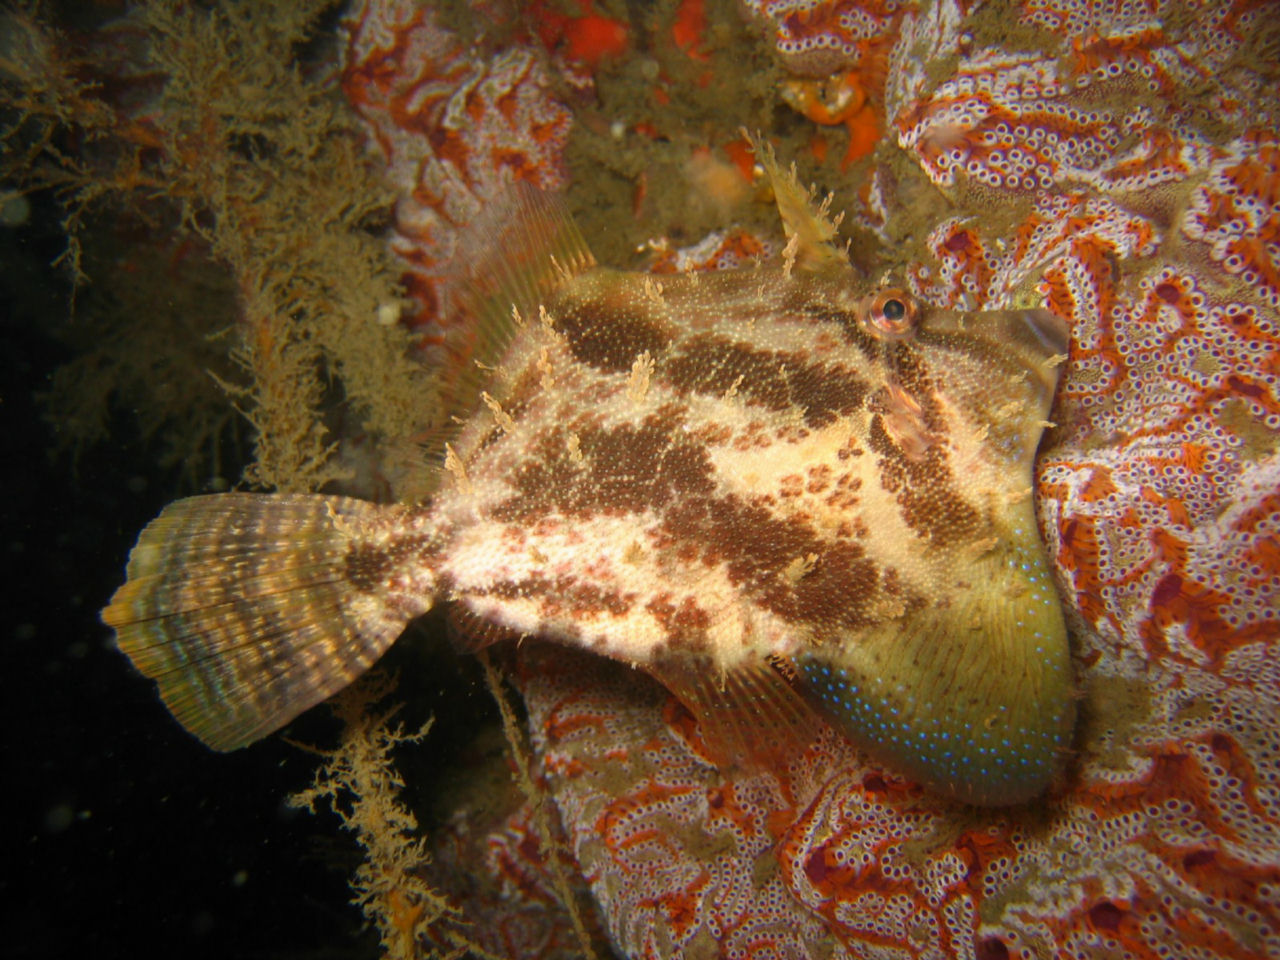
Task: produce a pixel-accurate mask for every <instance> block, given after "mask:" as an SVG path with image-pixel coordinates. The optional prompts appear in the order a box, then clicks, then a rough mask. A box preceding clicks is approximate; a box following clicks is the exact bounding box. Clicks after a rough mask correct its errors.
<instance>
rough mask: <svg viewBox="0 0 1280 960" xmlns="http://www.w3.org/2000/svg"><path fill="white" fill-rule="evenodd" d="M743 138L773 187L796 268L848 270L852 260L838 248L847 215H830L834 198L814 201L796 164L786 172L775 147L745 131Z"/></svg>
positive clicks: (788, 246) (786, 251)
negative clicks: (837, 240)
mask: <svg viewBox="0 0 1280 960" xmlns="http://www.w3.org/2000/svg"><path fill="white" fill-rule="evenodd" d="M742 135H743V137H745V138H746V139H747V141H748V142H749V143H750V144H751V149H752V150H753V151H754V152H755V155H756V159H757V160H759V161H760V165H761V166H763V167H764V171H765V173H766V174H768V176H769V182H770V183H771V184H772V186H773V196H774V200H775V202H776V203H777V204H778V214H779V216H781V217H782V230H783V232H784V233H785V234H786V236H787V249H786V250H785V251H784V254H783V255H784V256H785V257H787V258H789V259H790V260H791V261H792V263H793V265H794V267H795V269H797V270H799V271H801V272H805V273H825V272H827V271H828V270H831V269H845V270H847V269H849V258H848V257H847V256H845V254H844V251H843V250H841V249H840V248H839V247H837V246H836V245H835V239H836V231H837V229H838V228H839V226H840V221H841V220H842V219H844V214H837V215H836V216H835V217H832V216H831V215H830V212H831V200H832V195H831V194H828V195H827V196H826V197H825V198H824V199H823V200H822V201H821V202H815V199H814V191H813V190H812V189H806V188H805V187H802V186H801V185H800V181H799V180H798V179H797V177H796V168H795V165H794V164H792V166H791V167H790V168H788V169H786V170H784V169H783V168H782V167H781V166H780V165H779V163H778V158H777V156H776V155H775V154H774V152H773V145H772V144H770V143H769V142H768V141H766V140H763V139H761V138H760V137H759V136H752V135H751V134H749V133H748V132H747V131H746V130H743V131H742Z"/></svg>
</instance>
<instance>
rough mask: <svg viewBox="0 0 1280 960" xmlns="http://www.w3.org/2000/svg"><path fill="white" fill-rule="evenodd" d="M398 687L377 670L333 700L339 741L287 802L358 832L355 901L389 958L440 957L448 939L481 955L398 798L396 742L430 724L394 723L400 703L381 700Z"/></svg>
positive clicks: (451, 945) (449, 945) (411, 739)
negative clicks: (414, 727) (324, 809)
mask: <svg viewBox="0 0 1280 960" xmlns="http://www.w3.org/2000/svg"><path fill="white" fill-rule="evenodd" d="M394 688H395V680H394V678H392V677H390V676H389V675H388V674H386V673H382V672H378V671H375V672H374V673H371V674H368V675H366V676H365V678H364V679H362V680H361V681H360V682H359V683H357V684H355V685H354V686H352V687H349V688H347V690H345V691H343V693H341V694H339V695H338V696H337V697H334V698H333V699H332V700H331V701H330V705H331V706H332V708H333V710H334V712H335V713H336V714H337V715H338V717H339V718H340V719H341V720H342V722H343V727H344V729H343V733H342V739H341V742H340V743H339V744H338V746H337V748H336V749H334V750H332V751H322V752H321V755H322V756H323V757H324V763H323V764H322V765H321V767H320V769H319V770H317V771H316V775H315V780H314V782H313V783H312V785H311V786H310V787H309V788H307V789H306V790H303V791H301V792H300V793H297V794H294V795H293V796H291V797H290V798H289V803H290V805H291V806H295V807H304V808H306V809H307V810H310V811H311V812H312V813H315V812H316V808H317V804H323V805H325V806H328V807H329V808H330V809H332V810H333V811H334V813H336V814H337V815H338V817H339V818H340V819H341V820H342V825H343V827H344V828H345V829H347V830H349V831H350V832H351V833H352V834H354V835H355V838H356V841H357V842H358V843H359V844H360V846H361V848H362V849H363V851H364V854H365V857H364V861H363V862H362V863H361V864H360V867H359V868H358V869H357V870H356V873H355V876H353V877H352V878H351V888H352V890H353V891H354V892H355V897H354V898H353V902H354V903H356V904H357V905H358V906H359V907H360V909H361V910H362V911H364V915H365V916H366V917H368V918H369V920H370V921H371V922H373V923H374V924H376V925H377V928H378V932H379V933H380V935H381V938H382V949H383V956H384V957H387V958H388V960H416V958H424V957H434V956H439V955H440V954H439V952H438V951H437V950H436V949H435V947H434V944H439V943H444V944H445V945H446V949H447V951H449V954H448V955H461V954H463V953H466V952H470V953H471V954H472V955H475V956H481V957H483V956H484V955H485V954H484V953H483V951H477V948H475V946H474V945H473V944H472V943H471V942H470V941H469V940H468V939H467V937H466V934H465V930H464V926H465V924H464V922H463V919H462V916H461V914H460V912H459V911H458V909H457V908H456V907H454V906H452V905H451V904H450V903H449V902H448V901H447V900H446V899H445V898H444V897H443V896H441V895H440V894H439V893H437V892H436V891H435V890H433V889H432V888H431V886H430V884H428V882H427V881H426V879H425V876H424V872H425V870H426V867H427V865H428V863H429V860H430V858H429V856H428V855H427V852H426V841H425V839H424V838H423V837H422V836H421V835H420V833H419V830H418V820H417V818H416V817H415V816H414V815H413V813H412V811H410V810H409V809H408V807H406V806H405V804H404V802H403V801H402V799H401V797H400V792H401V790H403V789H404V780H403V778H402V777H401V776H400V774H399V772H398V771H397V770H396V767H395V762H394V758H393V755H392V754H393V752H394V750H395V749H396V747H397V746H400V745H402V744H409V743H416V742H418V741H419V740H421V739H422V738H423V737H424V736H426V734H427V731H428V730H429V729H430V727H431V723H430V721H428V722H427V723H426V724H424V725H423V726H422V728H421V729H420V730H418V731H416V732H414V733H406V732H405V731H404V729H403V728H402V727H401V726H399V725H395V726H393V725H392V723H391V720H392V718H393V717H394V716H395V714H396V712H397V711H398V710H399V705H393V706H390V707H387V706H379V702H380V701H382V700H384V699H385V698H386V697H387V696H388V695H389V694H390V693H391V692H392V691H393V689H394ZM454 951H456V953H454Z"/></svg>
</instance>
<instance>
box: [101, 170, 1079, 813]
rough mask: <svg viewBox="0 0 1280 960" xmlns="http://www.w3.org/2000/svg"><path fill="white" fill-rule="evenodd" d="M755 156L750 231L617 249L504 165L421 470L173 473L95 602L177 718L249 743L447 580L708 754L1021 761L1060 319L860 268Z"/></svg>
mask: <svg viewBox="0 0 1280 960" xmlns="http://www.w3.org/2000/svg"><path fill="white" fill-rule="evenodd" d="M767 166H768V168H769V171H770V174H771V176H772V179H773V182H774V187H775V192H776V193H777V195H778V200H779V207H780V210H781V212H782V217H783V223H784V227H785V228H786V230H787V232H788V235H789V237H790V238H791V239H790V242H789V243H788V246H787V249H786V251H785V252H784V255H783V256H782V257H781V258H779V260H778V261H777V262H775V263H770V264H758V265H753V266H749V267H744V268H741V269H736V270H729V271H722V272H717V273H711V274H703V275H698V274H680V275H665V276H661V277H658V276H651V275H647V274H631V273H623V272H619V271H615V270H610V269H607V268H604V267H600V266H598V265H596V264H595V261H594V259H593V258H592V257H591V255H590V254H589V252H588V251H587V249H586V247H585V244H583V243H582V241H581V238H580V237H579V236H578V235H577V232H576V230H575V229H574V228H573V225H572V224H571V223H570V222H569V221H568V220H567V218H566V217H565V216H564V215H563V214H562V213H561V212H560V211H559V209H558V208H557V207H556V206H555V205H554V204H552V203H550V202H549V201H547V200H546V199H545V198H541V197H538V196H535V195H531V194H530V195H524V196H523V197H522V199H521V200H520V201H519V202H518V204H517V205H516V211H515V212H514V213H513V214H511V215H510V216H509V217H508V218H507V219H506V220H504V221H502V222H501V223H495V224H491V225H490V226H489V227H488V228H487V229H486V230H485V231H483V232H482V236H483V238H484V241H485V248H486V250H487V251H488V252H487V253H486V252H478V253H477V254H476V269H475V271H474V278H473V286H474V288H475V291H476V293H475V297H474V302H475V306H476V312H477V314H478V315H479V317H480V320H479V323H480V325H481V326H480V333H479V334H478V336H477V338H476V342H477V343H479V346H478V347H477V348H476V349H475V352H474V353H473V355H470V356H463V357H461V358H460V360H459V363H458V366H457V369H456V377H455V380H454V382H453V388H454V389H453V397H454V398H455V400H457V401H458V402H460V403H465V405H466V406H467V407H469V408H470V415H469V416H467V417H466V418H465V420H464V423H463V426H462V427H461V428H460V429H459V431H458V432H457V433H456V435H455V436H453V437H452V438H451V439H450V440H449V441H448V442H447V443H446V444H444V445H443V451H442V454H443V461H444V468H445V474H446V476H445V477H444V478H443V479H442V482H441V483H440V485H439V489H438V490H437V491H436V492H435V494H434V495H433V496H432V498H431V499H430V500H429V501H428V502H426V503H424V504H419V505H375V504H369V503H364V502H362V501H358V500H352V499H349V498H341V497H326V496H296V495H253V494H225V495H219V496H213V497H196V498H190V499H188V500H183V501H179V502H177V503H176V504H172V505H170V507H169V508H167V509H166V511H165V512H164V513H162V514H161V516H160V517H159V518H158V519H157V520H156V521H154V522H153V524H152V525H151V526H149V527H148V528H147V530H145V531H144V532H143V534H142V536H141V538H140V541H139V545H138V546H137V547H136V548H135V550H134V552H133V554H132V556H131V559H130V565H129V571H128V580H127V582H126V584H125V585H124V586H123V587H121V589H120V591H119V592H118V593H117V595H116V596H115V598H113V601H112V604H111V605H110V606H109V607H107V609H106V610H105V611H104V619H105V621H106V622H107V623H108V624H110V625H111V626H113V627H115V628H116V630H117V632H118V635H119V642H120V646H121V648H122V649H123V650H124V652H125V653H126V654H128V655H129V656H130V657H131V658H132V659H133V661H134V663H135V664H136V665H137V666H138V667H139V668H140V669H141V670H142V671H143V672H144V673H146V674H147V675H149V676H153V677H155V678H156V679H157V680H158V681H159V683H160V687H161V693H162V695H163V696H164V697H165V700H166V702H167V703H168V704H169V706H170V708H171V710H172V711H173V712H174V713H175V715H176V716H177V717H178V719H179V720H180V721H181V722H182V723H183V724H184V725H185V726H187V727H188V729H191V730H192V732H194V733H195V734H196V735H197V736H200V737H201V738H202V739H204V740H205V741H206V742H207V743H209V744H210V745H211V746H214V747H216V748H219V749H230V748H234V747H237V746H241V745H243V744H245V743H248V742H252V741H253V740H254V739H257V738H258V737H260V736H262V735H265V734H266V733H267V732H270V730H272V729H275V728H277V727H279V726H280V725H282V724H283V723H285V722H287V721H288V720H289V719H291V718H292V717H293V716H295V715H296V714H297V713H299V712H301V710H303V709H306V708H307V707H308V706H310V705H311V704H313V703H315V702H318V701H319V700H321V699H324V698H325V697H327V696H329V695H330V694H332V693H333V692H335V691H336V690H338V689H341V687H342V686H345V685H346V684H347V683H349V682H351V681H352V680H353V679H354V678H355V677H357V676H359V674H360V673H361V672H363V671H364V670H365V669H367V668H368V666H369V665H370V664H371V663H372V662H373V661H374V660H376V658H377V657H378V656H379V655H380V654H381V652H382V651H383V650H385V648H386V647H387V646H388V645H389V644H390V643H391V642H392V641H394V639H395V637H396V636H397V635H398V634H399V632H400V630H401V629H402V628H403V627H404V625H405V624H406V623H407V621H408V620H409V619H411V618H412V617H414V616H417V615H418V614H420V613H422V612H424V611H426V610H428V609H430V608H431V607H432V606H434V605H436V604H437V603H440V602H444V601H448V602H451V603H452V604H454V608H455V610H456V611H457V612H458V615H459V616H458V620H459V622H460V623H461V624H462V625H463V631H462V632H463V634H464V635H465V636H469V637H470V638H472V642H473V643H474V644H475V645H476V646H481V645H483V644H485V643H488V642H491V641H492V640H493V639H494V638H495V637H497V636H499V635H504V634H509V635H516V636H523V635H537V636H540V637H545V638H548V639H551V640H555V641H558V642H561V643H566V644H572V645H576V646H580V647H583V648H585V649H587V650H590V651H594V652H597V653H599V654H601V655H604V656H609V657H612V658H615V659H618V660H621V661H624V662H627V663H631V664H633V665H635V666H636V667H638V668H641V669H643V670H645V671H647V672H649V673H650V674H652V675H653V676H654V677H656V678H657V679H658V680H659V681H660V682H662V683H663V684H664V685H666V686H667V687H668V688H669V689H670V690H671V691H672V692H673V693H674V694H675V695H677V696H678V697H680V698H681V699H682V700H683V701H684V702H685V704H686V705H687V706H689V708H690V709H691V710H692V712H693V713H694V715H695V716H696V717H697V718H698V720H699V722H700V724H701V728H702V730H703V733H704V736H705V737H706V738H707V741H708V743H709V745H710V746H711V748H712V750H713V753H715V754H716V755H717V756H719V757H720V758H722V759H723V761H724V762H725V763H726V764H729V763H735V762H743V763H755V764H761V763H770V762H782V761H784V760H785V759H786V756H787V755H788V753H789V751H791V750H793V749H795V748H797V747H802V746H803V745H804V743H805V742H806V741H807V739H808V738H809V737H811V736H812V734H813V733H814V731H815V730H816V729H817V726H816V724H817V721H816V718H815V711H816V712H817V713H818V714H821V715H822V716H823V717H825V718H826V719H827V720H829V721H830V722H832V723H833V724H834V725H835V726H836V727H837V728H838V729H840V730H842V731H843V732H845V733H846V734H847V735H848V736H849V737H850V738H851V739H853V740H854V742H855V743H857V744H858V745H860V746H862V747H864V748H865V749H867V750H868V751H869V752H870V753H871V754H872V755H873V756H874V757H876V758H877V759H879V760H880V761H881V762H883V763H885V764H886V765H888V766H890V767H891V768H894V769H897V770H899V771H900V772H902V773H905V774H907V775H908V776H910V777H912V778H914V779H917V780H919V781H921V782H923V783H924V784H926V785H927V786H929V787H930V788H932V789H935V790H938V791H940V792H942V793H945V794H947V795H950V796H953V797H956V798H958V799H961V800H964V801H967V802H971V803H978V804H1001V803H1014V802H1019V801H1022V800H1026V799H1028V798H1030V797H1033V796H1035V795H1037V794H1038V793H1040V792H1042V791H1043V790H1044V789H1045V787H1046V786H1047V785H1048V784H1049V783H1050V782H1051V780H1052V779H1053V777H1054V776H1055V775H1056V774H1057V772H1058V771H1059V770H1060V768H1061V760H1062V756H1063V754H1064V751H1065V748H1066V746H1067V743H1068V740H1069V737H1070V732H1071V727H1072V722H1073V718H1074V713H1073V707H1072V701H1073V698H1072V679H1071V668H1070V659H1069V655H1068V649H1067V641H1066V632H1065V627H1064V624H1063V619H1062V613H1061V609H1060V606H1059V603H1058V599H1057V596H1056V593H1055V590H1054V587H1053V584H1052V582H1051V579H1050V576H1049V573H1048V567H1047V562H1046V558H1045V555H1044V548H1043V546H1042V544H1041V543H1040V541H1039V537H1038V533H1037V529H1036V524H1035V518H1034V514H1033V504H1032V497H1031V467H1032V459H1033V457H1034V453H1035V448H1036V445H1037V443H1038V441H1039V438H1040V435H1041V432H1042V430H1043V425H1044V421H1045V419H1046V417H1047V414H1048V411H1049V406H1050V404H1051V402H1052V397H1053V391H1054V388H1055V385H1056V381H1057V374H1056V368H1055V365H1054V363H1053V359H1054V358H1055V357H1057V356H1058V355H1060V354H1062V353H1063V352H1065V348H1066V330H1065V327H1064V325H1062V324H1061V322H1060V321H1058V320H1057V319H1055V318H1054V317H1052V316H1051V315H1049V314H1047V313H1045V312H1043V311H1039V310H1025V311H1016V310H1015V311H1006V312H995V313H980V314H963V313H953V312H945V311H937V310H932V309H928V308H925V307H923V306H921V305H918V304H916V303H915V302H914V301H913V299H912V298H911V297H910V296H908V295H907V294H906V293H904V292H902V291H900V290H897V289H893V288H882V287H878V286H877V285H874V284H871V283H868V282H866V281H864V280H862V279H860V278H859V277H858V276H857V275H856V274H855V272H854V271H853V269H852V268H851V267H850V266H849V265H848V264H847V261H846V260H845V259H844V258H843V257H842V256H841V255H840V254H839V252H838V251H836V250H835V249H834V247H832V245H831V243H830V240H831V237H832V235H833V233H834V227H833V225H832V224H831V222H830V221H829V220H827V219H826V218H825V215H824V211H823V210H817V211H815V210H813V209H812V207H811V206H810V204H809V202H808V197H807V195H806V194H805V193H804V192H803V191H801V190H799V188H798V187H797V186H796V184H795V183H794V180H793V179H792V178H791V177H789V176H787V175H786V174H784V173H782V172H780V171H779V170H778V169H777V167H776V165H775V164H773V163H772V161H770V162H769V163H768V164H767ZM495 251H496V253H495Z"/></svg>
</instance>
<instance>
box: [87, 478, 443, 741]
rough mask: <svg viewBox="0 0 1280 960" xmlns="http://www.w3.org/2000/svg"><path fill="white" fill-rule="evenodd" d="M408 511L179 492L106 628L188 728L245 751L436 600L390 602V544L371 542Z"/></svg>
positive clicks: (147, 540)
mask: <svg viewBox="0 0 1280 960" xmlns="http://www.w3.org/2000/svg"><path fill="white" fill-rule="evenodd" d="M405 510H407V508H402V507H382V506H378V505H376V504H371V503H366V502H364V501H361V500H353V499H350V498H347V497H330V496H307V495H288V494H247V493H228V494H219V495H214V496H204V497H191V498H188V499H186V500H179V501H177V502H176V503H171V504H169V506H167V507H166V508H165V509H164V511H163V512H162V513H161V514H160V516H158V517H157V518H156V519H155V520H153V521H151V523H150V524H148V525H147V527H146V529H144V530H143V531H142V533H141V535H140V536H139V537H138V543H137V546H135V547H134V548H133V552H132V553H131V554H130V556H129V565H128V570H127V578H128V579H127V581H126V582H125V584H124V585H123V586H121V587H120V589H119V590H117V591H116V593H115V596H114V597H112V598H111V603H110V604H109V605H108V606H107V607H106V609H104V610H103V611H102V619H103V622H105V623H106V624H107V625H108V626H110V627H112V628H114V629H115V631H116V636H117V639H118V642H119V646H120V649H121V650H123V651H124V653H125V654H126V655H127V656H128V657H129V659H130V660H131V661H133V664H134V666H135V667H137V668H138V669H139V670H140V671H142V673H144V674H146V675H147V676H148V677H151V678H153V679H154V680H156V681H157V682H158V684H159V687H160V695H161V697H163V698H164V702H165V704H166V705H167V706H168V708H169V710H170V712H172V713H173V715H174V717H175V718H176V719H177V720H178V722H179V723H181V724H182V725H183V726H184V727H186V728H187V730H189V731H190V732H191V733H193V734H194V735H195V736H197V737H199V738H200V739H201V740H202V741H204V743H205V744H207V745H208V746H210V747H212V748H213V749H214V750H234V749H236V748H238V747H243V746H245V745H247V744H250V743H252V742H253V741H255V740H258V739H260V738H261V737H264V736H266V735H267V734H268V733H271V732H272V731H273V730H276V729H278V728H279V727H281V726H283V725H284V724H286V723H288V722H289V721H290V720H292V719H293V718H294V717H296V716H297V715H298V714H299V713H301V712H302V711H304V710H306V709H307V708H308V707H311V706H312V705H314V704H316V703H319V702H320V701H321V700H324V699H326V698H327V697H329V696H331V695H333V694H334V693H336V692H337V691H339V690H341V689H342V688H343V687H345V686H347V685H348V684H350V683H351V682H352V681H354V680H355V679H356V678H357V677H359V676H360V675H361V674H362V673H364V672H365V670H367V669H368V668H369V667H370V666H371V665H372V664H373V662H374V661H375V660H377V659H378V658H379V657H380V656H381V655H382V654H383V652H384V651H385V650H386V649H387V647H389V646H390V645H391V643H392V642H393V641H394V640H395V639H396V637H397V636H399V634H400V632H401V631H402V630H403V628H404V626H405V624H406V623H407V622H408V620H409V619H410V618H411V617H412V616H415V615H416V614H418V613H421V612H423V611H424V610H426V609H428V608H429V607H430V604H431V598H430V595H429V592H428V593H427V594H426V595H424V596H421V597H414V598H411V599H406V598H405V597H403V596H396V597H391V596H389V595H388V591H387V590H386V589H385V582H386V576H385V574H386V572H387V568H388V566H389V565H390V563H391V562H392V559H391V554H389V553H388V552H387V550H386V547H387V540H386V539H385V538H384V539H383V540H382V541H381V544H380V545H379V546H373V545H371V544H370V543H367V542H365V541H364V540H363V539H362V538H364V537H367V536H369V535H370V531H371V530H377V529H382V530H384V531H385V530H388V529H389V528H393V527H394V526H395V522H396V520H397V517H396V516H395V514H396V512H397V511H400V512H403V511H405ZM394 539H395V543H396V545H397V546H401V547H403V546H404V545H405V544H408V545H409V547H411V548H412V547H414V546H421V545H422V544H423V543H425V541H426V539H427V538H426V537H425V536H419V537H413V536H409V537H398V538H394ZM412 552H413V551H412V550H411V549H410V550H403V549H401V550H399V552H398V553H396V554H395V558H396V559H397V560H403V558H404V557H405V556H406V554H410V553H412Z"/></svg>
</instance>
